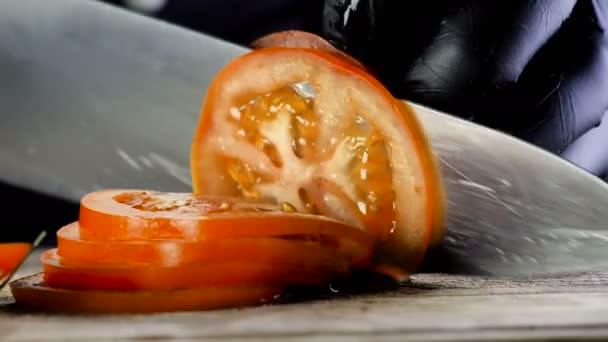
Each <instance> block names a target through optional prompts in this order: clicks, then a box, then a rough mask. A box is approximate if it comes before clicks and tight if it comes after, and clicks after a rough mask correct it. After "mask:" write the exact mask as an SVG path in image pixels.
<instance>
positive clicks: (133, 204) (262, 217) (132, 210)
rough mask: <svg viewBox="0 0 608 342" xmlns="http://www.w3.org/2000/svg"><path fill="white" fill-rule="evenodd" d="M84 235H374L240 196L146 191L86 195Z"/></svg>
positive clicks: (121, 237)
mask: <svg viewBox="0 0 608 342" xmlns="http://www.w3.org/2000/svg"><path fill="white" fill-rule="evenodd" d="M79 223H80V238H81V239H83V240H150V239H178V240H187V241H213V240H215V239H222V238H234V237H259V236H265V237H269V236H285V235H307V236H311V237H312V236H316V237H319V236H321V235H326V236H334V237H340V238H344V239H351V240H355V241H359V242H361V243H363V244H368V245H369V244H370V236H369V234H367V233H366V232H364V231H362V230H360V229H356V228H354V227H353V226H350V225H348V224H345V223H343V222H340V221H338V220H335V219H331V218H328V217H321V216H318V215H310V214H304V213H294V212H291V208H289V207H285V206H279V205H271V204H265V203H260V202H258V201H246V200H243V199H239V198H228V197H210V196H194V195H192V194H189V193H166V192H158V191H145V190H101V191H96V192H91V193H89V194H87V195H85V196H83V198H82V200H81V205H80V216H79Z"/></svg>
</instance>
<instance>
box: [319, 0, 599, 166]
mask: <svg viewBox="0 0 608 342" xmlns="http://www.w3.org/2000/svg"><path fill="white" fill-rule="evenodd" d="M323 15H324V19H323V35H324V36H325V37H326V38H327V39H329V40H330V41H331V42H332V43H334V44H335V45H336V46H337V47H339V48H341V49H343V50H345V51H346V52H348V53H350V54H352V55H353V56H355V57H357V58H358V59H360V60H362V61H364V62H365V63H367V64H368V65H369V66H370V67H371V68H372V69H374V70H375V71H376V72H377V73H378V75H379V77H380V78H381V79H382V80H383V82H384V83H385V84H386V85H387V86H388V87H389V88H390V90H391V91H392V92H393V93H394V94H395V95H397V96H398V97H401V98H404V99H408V100H412V101H414V102H418V103H420V104H424V105H428V106H430V107H433V108H436V109H439V110H442V111H445V112H448V113H451V114H454V115H458V116H461V117H463V118H466V119H470V120H473V121H476V122H478V123H481V124H483V125H486V126H490V127H494V128H497V129H500V130H503V131H506V132H508V133H510V134H513V135H515V136H518V137H520V138H522V139H524V140H527V141H529V142H532V143H533V144H536V145H538V146H540V147H542V148H545V149H547V150H549V151H552V152H554V153H558V154H562V156H564V157H565V158H567V159H569V160H571V161H572V162H574V163H575V164H578V165H579V166H581V167H583V168H585V169H587V170H589V171H591V172H592V173H594V174H596V175H600V176H602V175H605V174H606V173H607V172H608V118H607V119H606V120H605V121H606V122H605V123H604V124H603V125H601V126H599V127H597V128H595V127H596V126H598V125H599V124H600V122H601V119H602V117H603V116H604V113H605V112H606V110H607V108H608V55H607V53H608V51H607V49H608V41H607V37H606V35H605V34H604V30H605V29H608V26H607V25H608V1H606V0H597V1H591V0H579V1H576V0H529V1H522V0H493V1H483V0H479V1H475V0H473V1H458V0H426V1H404V0H359V1H357V0H326V1H325V8H324V13H323ZM594 128H595V129H594ZM579 138H580V139H579Z"/></svg>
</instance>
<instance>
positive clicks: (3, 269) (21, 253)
mask: <svg viewBox="0 0 608 342" xmlns="http://www.w3.org/2000/svg"><path fill="white" fill-rule="evenodd" d="M31 248H32V244H31V243H25V242H8V243H0V279H2V278H4V277H6V276H8V275H9V274H10V273H11V272H13V270H15V268H17V267H18V266H19V265H20V264H21V262H23V259H25V257H26V256H27V254H28V253H29V252H30V249H31Z"/></svg>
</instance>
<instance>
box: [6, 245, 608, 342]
mask: <svg viewBox="0 0 608 342" xmlns="http://www.w3.org/2000/svg"><path fill="white" fill-rule="evenodd" d="M38 256H39V254H38V253H35V254H33V255H32V256H31V257H30V258H29V260H28V262H27V263H26V264H24V266H23V267H22V268H21V269H20V271H19V272H18V274H17V275H16V277H21V276H26V275H30V274H33V273H36V272H39V271H40V265H39V263H38ZM330 292H331V291H328V293H330ZM331 293H332V294H318V293H317V294H310V293H308V294H302V293H300V294H295V295H292V296H291V297H290V298H286V299H285V302H284V303H281V304H274V305H267V306H260V307H253V308H242V309H229V310H215V311H208V312H184V313H171V314H153V315H100V316H87V315H59V314H52V315H51V314H44V313H35V312H25V311H22V310H20V309H19V308H18V307H16V306H15V304H14V301H13V299H12V297H11V294H10V291H9V289H8V287H6V288H4V289H3V290H2V291H1V292H0V340H2V341H4V340H32V341H40V340H50V339H55V340H61V341H65V340H79V341H80V340H90V339H100V340H108V339H113V340H115V339H161V340H166V339H205V340H222V341H223V340H246V341H256V340H281V341H282V340H288V339H289V340H296V341H300V340H312V341H336V340H355V341H368V340H369V341H405V340H418V341H444V340H445V341H478V340H488V341H496V340H526V341H536V340H560V341H563V340H607V339H608V274H605V273H598V274H572V275H564V276H560V277H554V278H537V279H519V280H513V279H491V278H485V277H472V276H460V275H452V274H432V273H429V274H418V275H415V276H413V277H412V279H411V282H409V283H407V284H402V285H401V286H397V287H389V288H375V289H372V290H370V289H367V290H366V291H360V290H353V289H349V290H345V291H339V292H338V293H336V294H333V292H331Z"/></svg>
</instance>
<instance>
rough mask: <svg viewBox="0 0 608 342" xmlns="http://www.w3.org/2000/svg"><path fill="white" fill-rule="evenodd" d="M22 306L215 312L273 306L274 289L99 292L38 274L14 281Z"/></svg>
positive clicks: (61, 309) (93, 310)
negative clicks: (63, 286)
mask: <svg viewBox="0 0 608 342" xmlns="http://www.w3.org/2000/svg"><path fill="white" fill-rule="evenodd" d="M10 288H11V292H12V293H13V296H14V297H15V301H16V302H17V303H18V304H19V305H20V306H22V307H25V308H29V309H34V310H39V311H43V312H76V313H82V312H86V313H149V312H172V311H193V310H212V309H221V308H230V307H243V306H251V305H260V304H264V303H272V302H273V301H274V298H275V297H277V296H280V294H281V291H282V289H281V288H280V287H275V286H238V287H206V288H197V289H181V290H173V291H128V292H126V291H100V290H74V289H61V288H56V287H50V286H48V285H47V284H46V283H45V282H44V275H43V274H42V273H38V274H35V275H32V276H29V277H25V278H21V279H18V280H15V281H13V282H11V284H10Z"/></svg>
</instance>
